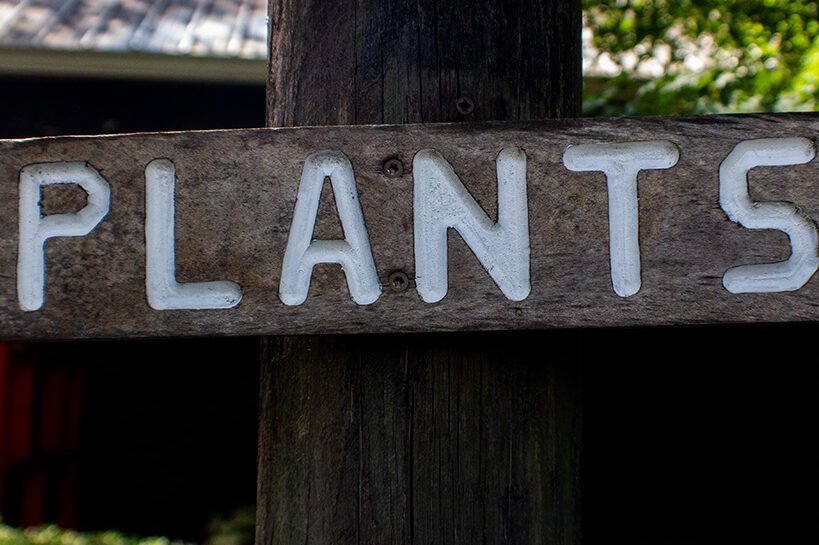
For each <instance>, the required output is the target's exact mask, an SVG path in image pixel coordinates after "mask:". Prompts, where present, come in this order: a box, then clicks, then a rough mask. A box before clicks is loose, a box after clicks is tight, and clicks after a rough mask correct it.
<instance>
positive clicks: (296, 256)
mask: <svg viewBox="0 0 819 545" xmlns="http://www.w3.org/2000/svg"><path fill="white" fill-rule="evenodd" d="M325 178H330V183H331V184H332V185H333V194H334V195H335V200H336V208H337V210H338V217H339V220H340V221H341V227H342V228H343V229H344V240H312V238H313V229H314V228H315V225H316V215H317V214H318V207H319V199H320V198H321V188H322V187H323V186H324V179H325ZM319 263H337V264H339V265H341V267H342V269H343V270H344V275H345V276H346V277H347V287H348V289H349V290H350V295H351V296H352V298H353V301H355V302H356V303H358V304H359V305H369V304H371V303H374V302H375V301H376V300H377V299H378V298H379V296H380V295H381V284H380V283H379V281H378V274H377V273H376V271H375V262H374V261H373V254H372V251H371V250H370V240H369V238H368V236H367V228H366V227H365V226H364V215H363V214H362V213H361V205H360V204H359V202H358V191H357V190H356V187H355V175H354V174H353V166H352V165H351V164H350V161H349V160H348V159H347V157H346V156H345V155H344V154H343V153H341V152H338V151H322V152H319V153H314V154H312V155H310V156H309V157H308V158H307V160H306V161H305V162H304V170H303V171H302V175H301V184H300V185H299V193H298V196H297V198H296V208H295V210H294V212H293V222H292V224H291V225H290V236H289V238H288V240H287V249H286V250H285V252H284V261H283V262H282V276H281V281H280V283H279V298H280V299H281V300H282V302H283V303H284V304H285V305H301V304H302V303H304V301H306V300H307V292H308V291H309V289H310V279H311V278H312V276H313V267H315V266H316V265H318V264H319Z"/></svg>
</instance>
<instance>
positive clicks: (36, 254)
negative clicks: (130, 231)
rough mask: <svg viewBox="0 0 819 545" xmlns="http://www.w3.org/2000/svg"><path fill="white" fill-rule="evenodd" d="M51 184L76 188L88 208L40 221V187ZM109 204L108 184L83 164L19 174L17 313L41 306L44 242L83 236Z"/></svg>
mask: <svg viewBox="0 0 819 545" xmlns="http://www.w3.org/2000/svg"><path fill="white" fill-rule="evenodd" d="M54 184H76V185H79V186H80V187H82V188H83V189H84V190H85V191H86V193H88V204H87V205H86V206H85V207H84V208H83V209H82V210H80V211H79V212H75V213H72V214H51V215H48V216H45V217H43V215H42V210H41V206H40V200H41V197H42V187H43V186H45V185H54ZM110 200H111V188H110V187H109V186H108V182H106V181H105V179H104V178H103V177H102V175H100V173H99V172H97V171H96V170H95V169H94V168H93V167H91V166H90V165H88V164H87V163H85V162H61V163H41V164H36V165H28V166H26V167H24V168H23V169H22V170H21V171H20V202H19V206H20V233H19V237H20V239H19V250H18V255H17V299H18V301H19V303H20V308H21V309H23V310H25V311H33V310H38V309H39V308H40V307H42V306H43V300H44V298H45V295H44V293H45V242H46V240H48V239H50V238H53V237H82V236H85V235H87V234H88V233H90V232H91V231H92V230H93V229H94V227H96V226H97V224H99V222H100V221H101V220H102V218H104V217H105V214H107V213H108V208H109V204H110Z"/></svg>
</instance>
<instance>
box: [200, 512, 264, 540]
mask: <svg viewBox="0 0 819 545" xmlns="http://www.w3.org/2000/svg"><path fill="white" fill-rule="evenodd" d="M255 538H256V506H254V505H250V506H246V507H242V508H240V509H237V510H236V512H234V513H233V514H232V515H231V516H230V517H228V518H223V517H216V518H214V519H213V520H211V521H210V523H209V524H208V538H207V539H206V540H205V545H253V542H254V540H255Z"/></svg>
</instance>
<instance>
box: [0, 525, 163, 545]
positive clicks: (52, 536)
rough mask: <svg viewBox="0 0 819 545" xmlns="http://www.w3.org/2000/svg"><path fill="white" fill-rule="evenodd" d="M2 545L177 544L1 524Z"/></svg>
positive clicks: (0, 536)
mask: <svg viewBox="0 0 819 545" xmlns="http://www.w3.org/2000/svg"><path fill="white" fill-rule="evenodd" d="M0 545H175V544H174V543H173V542H171V541H169V540H168V539H166V538H164V537H152V538H147V539H145V538H143V539H139V538H134V537H128V536H124V535H122V534H119V533H117V532H100V533H89V534H84V533H79V532H74V531H71V530H61V529H60V528H57V527H56V526H42V527H38V528H27V529H25V530H19V529H17V528H12V527H10V526H6V525H4V524H0Z"/></svg>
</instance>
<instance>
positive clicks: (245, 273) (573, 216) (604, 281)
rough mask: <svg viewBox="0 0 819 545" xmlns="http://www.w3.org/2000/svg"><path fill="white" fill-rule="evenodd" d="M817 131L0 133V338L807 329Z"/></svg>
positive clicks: (813, 305) (544, 128)
mask: <svg viewBox="0 0 819 545" xmlns="http://www.w3.org/2000/svg"><path fill="white" fill-rule="evenodd" d="M817 129H819V115H816V114H782V115H762V116H709V117H694V118H643V119H615V120H564V121H544V122H538V123H511V124H510V123H496V124H451V125H403V126H369V127H367V126H365V127H328V128H296V129H260V130H236V131H212V132H187V133H167V134H142V135H124V136H106V137H65V138H44V139H30V140H20V141H2V142H0V248H1V249H2V251H0V336H2V337H3V338H6V339H23V338H25V339H31V338H82V337H142V336H170V335H173V336H183V335H192V336H193V335H220V334H222V335H258V334H298V333H360V332H410V331H450V330H482V329H535V328H551V327H569V326H572V327H574V326H584V327H585V326H623V325H649V324H650V325H657V324H682V323H688V324H693V323H713V322H759V321H771V322H773V321H813V320H817V319H819V280H817V279H813V280H812V278H813V276H814V274H815V272H816V270H817V267H819V259H818V258H817V246H818V245H819V237H817V227H816V223H815V220H816V219H819V161H817V160H816V159H815V143H816V142H815V141H816V135H817ZM327 182H329V183H327Z"/></svg>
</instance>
